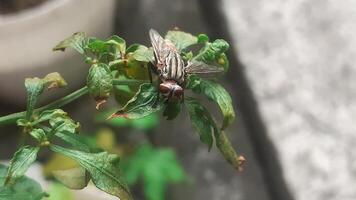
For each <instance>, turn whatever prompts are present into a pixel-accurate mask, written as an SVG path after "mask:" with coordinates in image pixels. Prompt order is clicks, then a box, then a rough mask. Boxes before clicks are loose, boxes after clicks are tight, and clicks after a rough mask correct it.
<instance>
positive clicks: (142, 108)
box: [110, 83, 163, 119]
mask: <svg viewBox="0 0 356 200" xmlns="http://www.w3.org/2000/svg"><path fill="white" fill-rule="evenodd" d="M162 108H163V103H162V102H161V101H160V97H159V93H158V91H157V89H156V87H154V86H153V85H152V84H150V83H145V84H142V85H141V86H140V89H139V91H138V92H137V93H136V95H135V96H134V97H133V98H132V99H130V100H129V101H128V102H127V104H126V105H125V106H124V107H123V108H122V109H120V110H119V111H117V112H116V113H114V114H112V115H111V116H110V118H113V117H124V118H128V119H138V118H142V117H145V116H147V115H149V114H151V113H155V112H157V111H159V110H161V109H162Z"/></svg>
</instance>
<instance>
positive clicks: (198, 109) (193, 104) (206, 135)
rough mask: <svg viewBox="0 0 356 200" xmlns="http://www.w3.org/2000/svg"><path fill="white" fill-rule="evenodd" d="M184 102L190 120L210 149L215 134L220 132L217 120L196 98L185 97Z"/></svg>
mask: <svg viewBox="0 0 356 200" xmlns="http://www.w3.org/2000/svg"><path fill="white" fill-rule="evenodd" d="M184 104H185V106H186V107H187V110H188V113H189V117H190V121H191V122H192V124H193V126H194V128H195V130H196V131H197V133H198V134H199V136H200V140H201V141H202V142H203V143H205V144H207V145H208V147H209V150H210V149H211V147H212V145H213V142H214V139H213V136H214V134H218V132H219V130H218V128H217V126H216V124H215V121H214V120H213V118H212V116H211V114H210V113H209V111H208V110H207V109H206V108H205V107H204V106H202V105H201V104H200V103H199V102H198V101H197V100H196V99H193V98H185V99H184Z"/></svg>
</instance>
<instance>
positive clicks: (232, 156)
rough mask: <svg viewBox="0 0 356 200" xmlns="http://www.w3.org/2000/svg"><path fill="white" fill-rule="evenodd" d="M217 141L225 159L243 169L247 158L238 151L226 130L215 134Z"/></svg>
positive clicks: (238, 168)
mask: <svg viewBox="0 0 356 200" xmlns="http://www.w3.org/2000/svg"><path fill="white" fill-rule="evenodd" d="M215 143H216V146H217V147H218V149H219V150H220V153H221V154H222V155H223V156H224V158H225V160H226V161H228V162H229V163H230V164H232V165H233V166H234V167H235V168H236V169H237V170H239V171H241V170H242V167H243V165H244V163H245V158H244V157H243V156H242V155H238V154H237V153H236V151H235V149H234V148H233V147H232V145H231V142H230V140H229V139H228V138H227V136H226V134H225V132H224V131H221V132H220V133H219V134H215Z"/></svg>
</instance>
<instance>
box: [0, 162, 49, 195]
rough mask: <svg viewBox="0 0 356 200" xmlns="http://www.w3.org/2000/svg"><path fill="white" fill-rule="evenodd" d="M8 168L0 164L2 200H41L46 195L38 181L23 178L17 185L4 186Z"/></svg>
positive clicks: (17, 181) (0, 193) (0, 192)
mask: <svg viewBox="0 0 356 200" xmlns="http://www.w3.org/2000/svg"><path fill="white" fill-rule="evenodd" d="M7 171H8V169H7V167H6V166H4V165H1V164H0V200H41V199H42V198H43V197H44V196H46V193H45V192H43V190H42V188H41V185H40V184H38V183H37V182H36V181H34V180H32V179H30V178H27V177H26V176H21V177H20V178H18V179H17V180H16V182H15V183H13V184H12V185H9V186H4V185H3V184H4V182H5V176H6V174H7Z"/></svg>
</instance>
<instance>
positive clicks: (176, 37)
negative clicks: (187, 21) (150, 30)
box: [166, 31, 198, 50]
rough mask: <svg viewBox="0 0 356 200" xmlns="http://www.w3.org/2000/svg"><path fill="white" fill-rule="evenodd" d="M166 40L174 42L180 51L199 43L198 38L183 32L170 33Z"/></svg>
mask: <svg viewBox="0 0 356 200" xmlns="http://www.w3.org/2000/svg"><path fill="white" fill-rule="evenodd" d="M166 39H168V40H170V41H172V42H173V44H175V46H176V47H177V49H178V50H182V49H185V48H187V47H189V46H191V45H193V44H196V43H197V42H198V39H197V37H195V36H194V35H192V34H190V33H186V32H183V31H168V32H167V35H166Z"/></svg>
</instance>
